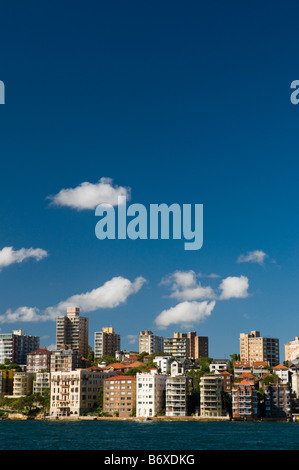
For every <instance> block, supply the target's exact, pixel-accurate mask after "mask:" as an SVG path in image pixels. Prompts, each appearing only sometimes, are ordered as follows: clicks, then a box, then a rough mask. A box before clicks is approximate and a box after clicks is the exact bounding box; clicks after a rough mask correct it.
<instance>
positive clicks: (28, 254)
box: [0, 246, 48, 271]
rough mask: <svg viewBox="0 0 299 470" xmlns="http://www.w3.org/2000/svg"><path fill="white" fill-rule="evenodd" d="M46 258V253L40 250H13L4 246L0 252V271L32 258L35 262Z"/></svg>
mask: <svg viewBox="0 0 299 470" xmlns="http://www.w3.org/2000/svg"><path fill="white" fill-rule="evenodd" d="M46 256H48V253H47V252H46V251H45V250H42V249H41V248H21V249H20V250H14V249H13V247H12V246H6V247H4V248H2V250H0V271H1V269H3V268H5V267H7V266H10V265H11V264H14V263H22V262H23V261H25V260H27V259H29V258H34V259H35V260H36V261H40V260H41V259H43V258H45V257H46Z"/></svg>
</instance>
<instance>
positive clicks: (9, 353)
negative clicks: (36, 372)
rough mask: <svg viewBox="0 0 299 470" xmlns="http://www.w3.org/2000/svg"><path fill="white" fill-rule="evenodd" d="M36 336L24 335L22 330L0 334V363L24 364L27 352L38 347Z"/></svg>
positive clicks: (38, 340)
mask: <svg viewBox="0 0 299 470" xmlns="http://www.w3.org/2000/svg"><path fill="white" fill-rule="evenodd" d="M39 342H40V338H39V337H38V336H32V335H26V334H25V331H23V330H14V331H13V332H12V333H3V334H0V364H4V363H5V361H6V360H8V361H9V362H10V363H11V364H19V365H26V362H27V354H29V353H30V352H32V351H35V350H36V349H38V348H39Z"/></svg>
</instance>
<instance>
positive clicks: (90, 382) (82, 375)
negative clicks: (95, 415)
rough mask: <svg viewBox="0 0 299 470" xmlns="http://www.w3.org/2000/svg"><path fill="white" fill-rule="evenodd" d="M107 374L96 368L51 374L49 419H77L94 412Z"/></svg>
mask: <svg viewBox="0 0 299 470" xmlns="http://www.w3.org/2000/svg"><path fill="white" fill-rule="evenodd" d="M106 377H107V374H106V373H105V372H103V371H102V369H99V368H97V367H91V368H89V369H77V370H72V371H70V372H61V371H60V372H53V373H51V405H50V416H51V417H58V418H59V417H63V416H72V417H79V416H82V415H85V414H87V413H89V412H92V411H95V410H96V409H97V407H98V405H99V393H100V389H101V388H102V387H103V383H104V379H105V378H106Z"/></svg>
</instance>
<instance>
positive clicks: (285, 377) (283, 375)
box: [273, 364, 290, 384]
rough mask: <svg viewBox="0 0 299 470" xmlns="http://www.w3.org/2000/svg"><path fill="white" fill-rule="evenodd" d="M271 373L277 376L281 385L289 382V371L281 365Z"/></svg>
mask: <svg viewBox="0 0 299 470" xmlns="http://www.w3.org/2000/svg"><path fill="white" fill-rule="evenodd" d="M273 373H274V374H276V375H278V377H279V378H280V380H281V383H283V384H287V383H288V382H289V381H290V374H289V369H288V368H287V367H286V366H283V365H282V364H278V366H275V367H273Z"/></svg>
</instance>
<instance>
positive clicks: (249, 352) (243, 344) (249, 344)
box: [240, 331, 279, 367]
mask: <svg viewBox="0 0 299 470" xmlns="http://www.w3.org/2000/svg"><path fill="white" fill-rule="evenodd" d="M240 360H241V361H249V362H250V364H251V365H252V364H253V362H254V361H265V362H269V365H270V367H274V366H277V365H278V364H279V339H277V338H265V337H262V336H261V335H260V332H259V331H251V332H250V334H246V333H241V334H240Z"/></svg>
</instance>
